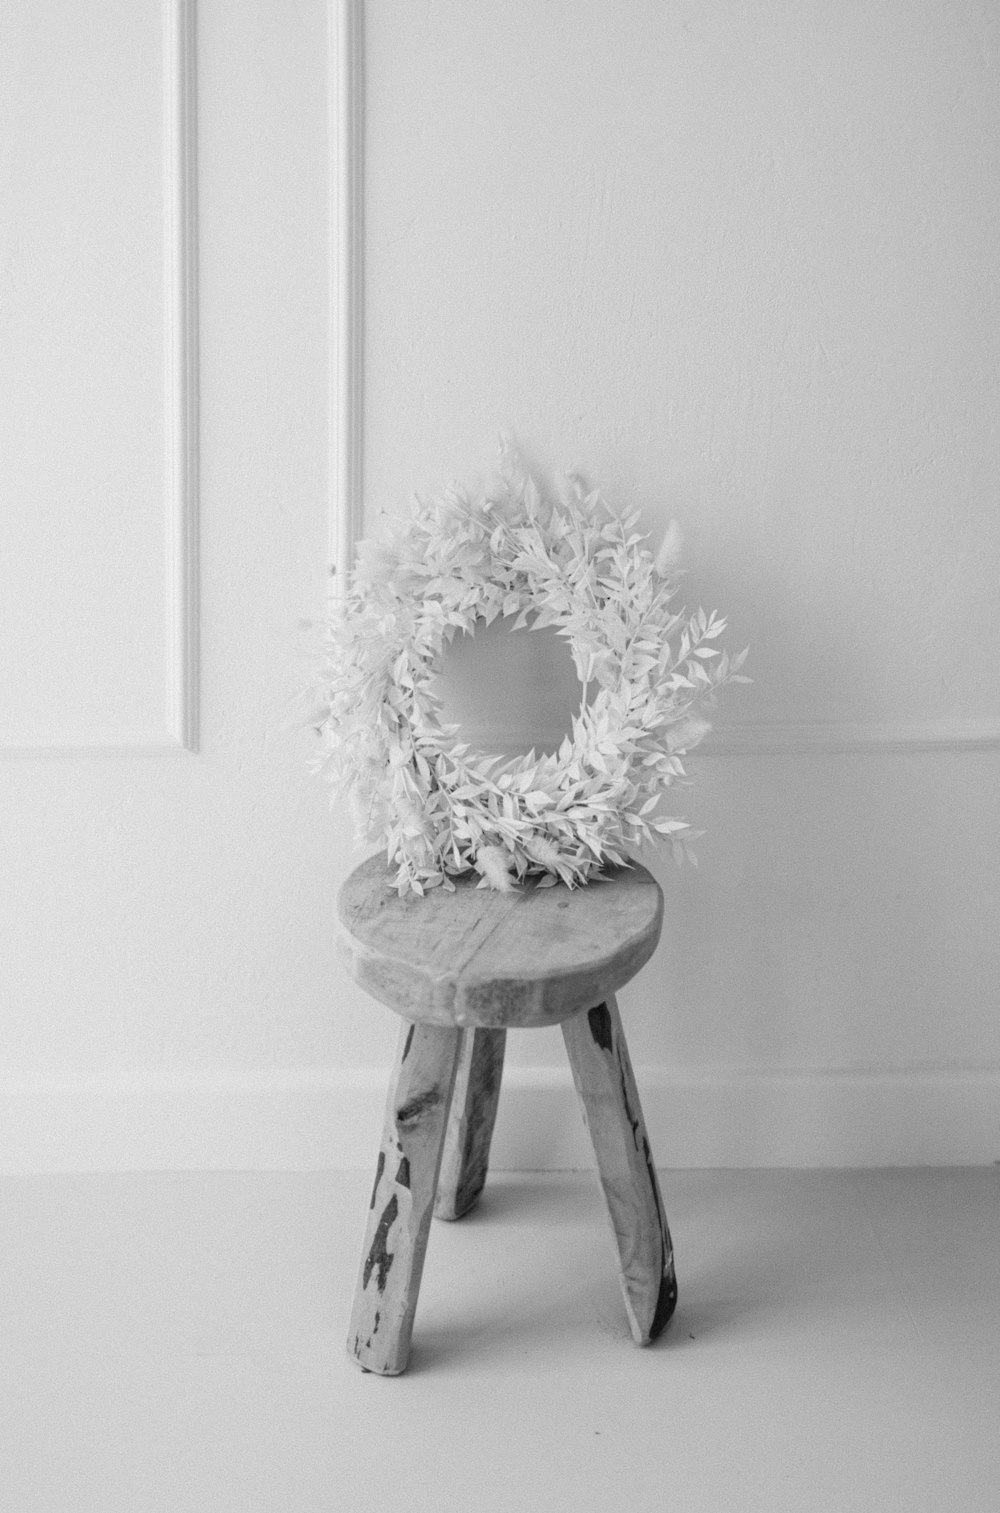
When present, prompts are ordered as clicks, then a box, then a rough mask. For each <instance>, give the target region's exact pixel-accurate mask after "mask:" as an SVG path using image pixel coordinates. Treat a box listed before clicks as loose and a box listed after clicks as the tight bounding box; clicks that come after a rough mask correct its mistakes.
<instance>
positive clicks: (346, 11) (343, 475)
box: [329, 0, 364, 592]
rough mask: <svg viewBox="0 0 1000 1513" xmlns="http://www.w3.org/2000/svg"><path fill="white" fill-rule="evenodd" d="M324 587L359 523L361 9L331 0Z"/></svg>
mask: <svg viewBox="0 0 1000 1513" xmlns="http://www.w3.org/2000/svg"><path fill="white" fill-rule="evenodd" d="M329 99H330V123H329V132H330V172H331V180H332V182H331V185H330V207H331V211H330V213H331V244H332V245H331V249H330V253H331V255H330V270H331V282H330V325H331V330H330V357H331V373H330V517H329V565H330V572H331V588H332V590H333V591H334V592H340V591H341V590H342V589H343V588H345V587H346V577H347V574H348V573H349V572H350V569H351V566H352V564H353V562H354V550H355V546H356V545H357V541H358V538H359V536H360V534H361V531H362V526H363V518H364V516H363V510H364V503H363V443H364V430H363V421H364V410H363V384H364V9H363V3H362V0H330V9H329Z"/></svg>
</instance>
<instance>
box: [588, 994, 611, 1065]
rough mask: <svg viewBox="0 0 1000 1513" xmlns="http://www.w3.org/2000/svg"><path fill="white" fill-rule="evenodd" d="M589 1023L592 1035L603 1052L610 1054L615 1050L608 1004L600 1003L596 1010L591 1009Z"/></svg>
mask: <svg viewBox="0 0 1000 1513" xmlns="http://www.w3.org/2000/svg"><path fill="white" fill-rule="evenodd" d="M587 1023H588V1024H589V1025H590V1033H591V1035H592V1036H593V1038H594V1041H595V1043H596V1044H597V1045H599V1046H600V1048H601V1050H602V1051H608V1052H609V1053H610V1052H611V1051H612V1050H613V1049H614V1035H613V1031H612V1029H611V1015H610V1014H609V1013H608V1006H607V1004H606V1003H599V1004H598V1005H597V1007H596V1008H594V1009H591V1010H590V1012H589V1013H588V1014H587Z"/></svg>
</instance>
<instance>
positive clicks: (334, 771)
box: [315, 448, 748, 893]
mask: <svg viewBox="0 0 1000 1513" xmlns="http://www.w3.org/2000/svg"><path fill="white" fill-rule="evenodd" d="M637 527H638V516H637V515H636V514H625V515H622V516H617V515H615V514H613V513H612V512H611V511H610V510H609V509H608V507H607V506H606V505H605V504H604V502H603V500H602V499H601V497H600V495H599V494H597V493H587V492H586V491H585V490H584V488H583V486H582V484H581V483H580V482H579V480H578V479H576V478H575V477H573V476H570V477H568V478H567V479H565V480H564V481H563V483H562V486H561V488H560V490H559V491H558V492H557V493H555V494H552V493H549V492H546V491H544V490H543V489H542V488H541V487H540V486H539V484H538V483H537V482H536V481H535V479H534V478H532V477H531V476H530V475H529V474H528V472H527V471H526V469H525V468H524V466H523V465H522V463H521V461H520V459H519V458H518V457H517V455H516V454H515V453H514V452H512V451H511V450H510V449H509V448H504V449H502V452H501V460H500V464H499V467H498V469H497V471H496V474H495V476H494V477H493V478H492V480H491V481H490V482H489V483H488V484H487V485H486V486H485V487H482V488H479V489H476V490H462V489H458V488H449V489H447V490H444V491H443V492H442V493H440V494H437V495H434V496H433V497H430V498H428V499H426V500H422V501H417V502H415V504H414V507H413V509H412V511H411V513H410V515H409V517H408V518H404V519H402V520H397V521H390V522H387V524H386V527H385V530H384V531H383V534H382V536H381V538H380V539H378V540H371V541H363V542H361V543H360V545H359V548H358V564H357V567H356V569H355V572H354V574H353V578H352V582H351V587H350V591H349V592H348V593H347V594H346V595H345V596H344V597H343V598H342V599H341V600H340V601H339V603H338V604H337V605H336V606H335V608H334V611H333V614H332V616H331V620H330V623H329V626H328V627H327V632H326V643H325V655H324V669H323V673H322V676H321V680H320V712H319V716H318V725H317V729H318V733H319V735H320V739H321V751H320V755H319V757H318V758H317V761H316V763H315V765H316V767H317V769H318V770H320V771H322V772H323V773H324V774H325V775H326V776H327V777H328V778H329V779H330V781H331V782H332V783H333V785H334V789H335V792H337V793H342V792H345V791H346V792H348V793H349V794H350V797H351V802H352V806H353V811H354V817H355V821H356V828H357V830H358V836H359V839H361V840H368V841H378V842H380V843H381V844H382V845H383V846H384V848H385V851H386V856H387V859H388V861H389V862H390V864H394V865H395V866H396V868H397V871H396V875H395V883H396V886H397V888H398V889H399V891H400V892H401V893H405V892H407V891H408V890H411V889H412V890H413V891H414V892H416V893H423V892H424V890H425V889H427V888H432V887H436V886H442V885H443V886H444V887H446V888H451V887H453V886H454V884H453V883H452V882H451V878H452V877H453V876H456V875H459V874H461V873H465V872H468V871H470V870H474V871H475V872H477V873H478V874H479V877H480V886H481V887H490V888H496V889H508V888H512V887H515V886H516V885H517V884H518V883H519V882H520V881H521V880H522V879H524V878H525V877H528V876H534V877H538V878H539V883H538V886H541V887H544V886H549V885H551V884H554V883H556V882H557V881H562V882H564V883H566V884H567V886H569V887H574V886H577V885H580V884H584V883H587V882H588V881H591V880H593V879H594V878H596V877H599V876H600V874H601V872H602V870H603V869H604V868H606V867H608V866H612V865H623V864H627V862H628V860H629V854H630V852H631V851H633V850H634V849H635V848H636V847H638V846H639V845H641V844H642V843H643V842H645V841H649V840H651V839H655V838H657V837H659V838H664V839H666V840H668V841H669V842H670V844H671V846H672V848H673V853H674V856H675V857H676V858H677V859H678V860H682V859H683V858H684V856H685V855H690V850H689V841H690V840H691V838H692V836H693V835H694V832H693V831H692V830H691V829H690V827H689V826H688V825H687V823H686V822H685V821H684V820H681V819H675V818H672V817H670V816H668V815H665V814H663V813H661V812H660V802H661V799H662V798H663V796H664V794H665V793H666V791H667V789H669V788H671V787H672V786H674V785H676V784H680V783H683V782H685V781H686V774H685V770H684V766H683V763H682V760H681V759H682V757H683V756H684V755H685V753H686V752H688V751H690V750H691V749H692V748H693V747H694V746H696V745H697V744H698V742H699V741H700V740H701V739H702V738H703V736H704V735H705V734H706V732H707V731H708V729H709V724H708V721H707V719H706V718H705V716H704V712H705V710H706V709H709V708H710V707H711V704H712V701H713V697H714V694H715V691H716V690H717V689H718V688H720V687H721V686H722V685H723V684H725V683H730V682H747V681H748V680H747V679H746V678H744V677H742V676H741V674H740V668H741V666H742V664H743V660H744V658H745V656H746V652H745V651H743V652H740V653H739V654H738V655H737V656H733V657H730V656H728V654H727V653H726V652H725V651H723V650H722V649H721V648H720V647H719V646H717V645H716V644H715V643H716V642H717V641H718V639H719V637H720V636H721V635H722V633H723V631H724V630H725V628H726V622H725V620H724V619H722V618H720V617H719V616H718V615H715V614H711V615H706V614H705V612H704V610H698V611H696V612H695V613H693V614H688V613H687V611H686V610H683V609H680V610H678V609H675V608H674V605H673V601H674V599H675V597H676V593H677V589H678V583H679V578H680V567H679V554H680V541H679V533H678V532H677V530H676V527H672V528H671V530H670V531H668V533H667V535H666V537H665V538H664V541H663V543H662V545H661V547H660V549H659V552H658V553H657V555H656V556H655V557H654V556H653V554H652V553H651V552H650V551H649V549H648V548H647V547H646V545H645V544H644V543H645V539H646V538H645V537H644V536H643V535H642V533H641V532H640V531H639V530H638V529H637ZM497 616H513V617H514V621H513V626H514V628H518V627H521V626H525V625H528V626H530V627H531V628H533V629H538V628H541V627H543V626H552V627H554V628H555V630H556V631H557V633H558V634H559V635H561V636H563V637H565V638H566V640H567V642H568V644H569V649H570V651H571V653H572V656H573V660H574V664H575V666H576V671H577V675H578V677H579V679H580V683H581V700H580V708H579V711H578V713H577V714H576V716H575V717H574V720H573V725H572V732H571V735H569V736H567V737H566V739H564V740H563V742H562V744H561V746H560V747H559V749H558V751H557V752H554V753H552V754H549V755H541V756H539V755H537V754H536V753H535V752H534V751H532V752H529V753H528V754H527V755H525V756H520V757H514V758H508V759H506V760H504V759H502V758H500V757H497V756H490V755H488V754H485V753H480V752H474V751H472V750H470V748H469V746H468V744H467V743H464V742H463V741H462V740H461V739H460V736H461V732H460V730H459V728H458V727H457V726H455V725H450V724H446V723H445V722H444V721H443V719H442V717H441V708H440V703H439V700H438V698H437V696H436V694H435V692H434V678H435V673H436V671H437V668H438V666H439V662H440V657H441V653H442V651H443V649H444V647H445V645H446V644H447V642H448V641H450V640H451V638H452V637H453V636H454V635H455V633H456V632H457V631H462V632H469V633H471V632H473V631H474V630H475V628H476V626H477V625H479V624H481V623H485V624H489V623H490V622H491V621H493V620H494V619H496V618H497Z"/></svg>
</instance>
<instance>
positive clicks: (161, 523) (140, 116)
mask: <svg viewBox="0 0 1000 1513" xmlns="http://www.w3.org/2000/svg"><path fill="white" fill-rule="evenodd" d="M182 14H183V7H175V6H170V5H167V6H166V7H161V6H160V5H157V4H152V3H145V0H144V3H140V4H137V3H135V0H88V3H87V4H86V5H80V4H77V3H74V0H30V3H28V0H22V3H7V4H5V5H4V7H3V10H2V13H0V73H2V85H0V205H2V215H0V260H2V264H3V267H4V270H5V278H4V292H3V305H2V311H0V322H2V340H0V393H2V401H0V500H2V504H0V645H2V647H3V655H2V657H0V745H2V746H3V747H5V748H7V749H8V750H9V749H11V748H14V749H18V748H20V747H22V746H23V747H25V748H27V749H29V750H32V749H41V750H45V749H48V748H52V749H60V748H63V747H68V748H71V749H74V748H76V747H77V746H79V747H82V748H87V747H88V746H101V745H109V746H112V747H113V746H117V745H122V746H124V747H130V746H135V745H142V744H144V743H148V744H151V745H156V744H158V743H162V744H167V745H168V744H171V742H172V741H174V740H175V739H176V730H175V729H172V726H175V725H176V721H175V716H174V711H175V707H176V703H177V699H176V688H175V686H174V685H175V684H176V682H177V679H178V676H179V674H180V672H181V669H180V667H179V663H178V658H177V655H176V646H175V645H174V642H175V639H176V628H175V627H176V620H177V601H178V597H181V598H183V594H182V593H181V588H182V585H181V584H180V582H179V572H180V563H179V560H178V555H177V541H176V539H175V538H176V535H177V530H176V527H177V515H178V510H183V509H184V508H185V507H186V505H187V503H189V501H187V500H186V499H185V497H184V492H183V489H182V488H179V487H178V482H177V477H178V471H180V473H181V474H182V475H183V473H184V469H183V467H181V468H180V470H178V458H177V456H176V455H175V454H176V449H177V444H178V427H177V415H176V413H175V412H176V409H177V405H178V394H179V392H180V379H179V376H178V373H177V363H176V361H175V358H176V348H177V345H178V341H179V338H180V337H182V336H183V332H182V331H181V330H180V329H179V326H178V322H179V320H181V318H182V314H183V312H182V310H181V308H180V306H179V305H178V302H177V299H176V297H175V296H176V279H175V277H174V274H175V270H176V267H177V263H178V247H177V245H176V241H177V238H178V236H179V234H181V233H182V232H183V231H184V230H185V228H184V227H183V226H181V225H179V223H178V220H177V217H176V215H175V214H173V213H172V206H173V204H174V202H175V200H176V194H175V191H176V183H175V182H174V180H175V179H176V175H177V172H178V161H179V160H178V146H179V143H178V141H177V140H176V136H177V123H178V114H177V109H176V104H175V95H174V94H172V85H173V84H174V83H176V80H172V79H171V71H172V70H173V69H174V66H175V63H176V56H175V54H176V47H175V45H174V44H175V40H176V36H175V33H172V30H171V21H172V20H173V21H176V19H177V18H178V17H179V16H181V15H182ZM181 439H182V440H183V441H184V442H185V444H187V442H188V441H189V438H188V437H187V436H184V437H183V438H181Z"/></svg>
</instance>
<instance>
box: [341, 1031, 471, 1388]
mask: <svg viewBox="0 0 1000 1513" xmlns="http://www.w3.org/2000/svg"><path fill="white" fill-rule="evenodd" d="M461 1044H462V1040H461V1035H460V1033H459V1031H458V1030H452V1029H439V1028H438V1027H437V1026H436V1025H425V1024H404V1025H403V1027H402V1030H401V1033H400V1041H399V1049H398V1052H397V1055H396V1066H395V1071H394V1074H393V1079H392V1084H391V1086H390V1089H389V1096H388V1099H387V1101H386V1108H385V1124H384V1127H383V1133H382V1146H381V1149H380V1151H379V1156H378V1168H377V1170H376V1174H375V1187H374V1190H373V1191H372V1198H371V1203H370V1204H369V1210H368V1224H367V1229H366V1231H365V1244H364V1251H363V1254H362V1260H361V1269H360V1273H359V1276H358V1283H357V1289H356V1291H355V1294H354V1309H353V1312H352V1314H351V1324H350V1330H349V1332H348V1337H347V1348H348V1351H349V1353H350V1354H351V1355H353V1356H354V1357H355V1359H356V1360H357V1361H358V1363H359V1365H361V1366H363V1367H364V1368H365V1370H367V1371H376V1372H378V1373H379V1375H380V1376H398V1375H399V1373H400V1372H401V1371H405V1370H406V1362H407V1358H408V1356H409V1353H410V1336H411V1334H412V1332H413V1316H414V1314H415V1313H416V1310H417V1294H418V1293H419V1291H420V1277H421V1273H422V1272H423V1268H424V1255H425V1253H426V1250H427V1236H428V1233H429V1231H430V1224H431V1212H432V1209H433V1204H434V1190H435V1187H436V1186H437V1179H438V1170H439V1168H440V1165H441V1152H442V1149H443V1147H444V1136H445V1130H446V1128H447V1121H448V1106H449V1103H450V1101H451V1096H452V1089H453V1087H454V1085H455V1072H456V1070H457V1067H458V1058H459V1052H460V1050H461Z"/></svg>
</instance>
